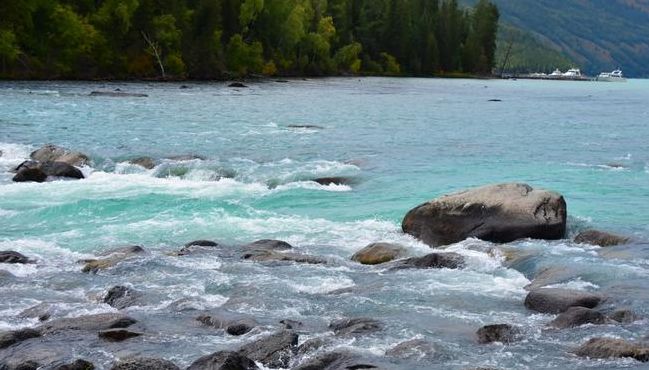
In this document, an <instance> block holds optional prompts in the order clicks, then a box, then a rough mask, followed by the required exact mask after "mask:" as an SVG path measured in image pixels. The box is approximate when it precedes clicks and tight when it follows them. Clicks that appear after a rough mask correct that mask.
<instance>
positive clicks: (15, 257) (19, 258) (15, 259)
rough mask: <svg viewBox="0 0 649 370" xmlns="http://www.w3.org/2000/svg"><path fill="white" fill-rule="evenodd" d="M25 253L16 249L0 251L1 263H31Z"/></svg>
mask: <svg viewBox="0 0 649 370" xmlns="http://www.w3.org/2000/svg"><path fill="white" fill-rule="evenodd" d="M31 262H32V261H31V260H30V259H29V258H27V257H26V256H25V255H23V254H21V253H18V252H15V251H0V263H22V264H25V263H31Z"/></svg>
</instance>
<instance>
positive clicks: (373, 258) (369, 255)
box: [352, 243, 407, 265]
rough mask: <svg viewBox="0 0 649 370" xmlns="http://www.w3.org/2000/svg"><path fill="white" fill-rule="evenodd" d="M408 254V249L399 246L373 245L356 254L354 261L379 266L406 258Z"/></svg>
mask: <svg viewBox="0 0 649 370" xmlns="http://www.w3.org/2000/svg"><path fill="white" fill-rule="evenodd" d="M406 254H407V249H406V248H405V247H404V246H401V245H399V244H392V243H372V244H370V245H368V246H367V247H365V248H363V249H361V250H359V251H358V252H356V253H354V255H353V256H352V261H356V262H358V263H361V264H363V265H378V264H381V263H385V262H389V261H392V260H394V259H397V258H401V257H404V256H405V255H406Z"/></svg>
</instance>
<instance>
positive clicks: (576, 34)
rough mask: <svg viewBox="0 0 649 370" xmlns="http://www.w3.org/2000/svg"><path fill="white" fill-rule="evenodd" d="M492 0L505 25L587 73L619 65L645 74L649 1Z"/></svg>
mask: <svg viewBox="0 0 649 370" xmlns="http://www.w3.org/2000/svg"><path fill="white" fill-rule="evenodd" d="M492 1H493V2H494V3H496V4H497V5H498V8H499V9H500V13H501V19H502V21H503V22H504V23H505V24H511V25H513V26H515V27H517V28H520V29H523V30H527V31H529V32H531V33H532V34H534V35H536V36H537V37H539V38H540V39H541V40H543V41H546V42H547V43H548V44H550V45H553V46H554V47H556V48H557V49H558V50H560V51H562V52H563V53H564V54H565V55H566V56H568V57H569V58H570V59H571V60H573V61H574V62H575V63H576V64H577V65H578V66H580V67H582V68H583V69H584V70H585V71H586V72H588V73H590V74H595V73H598V72H601V71H608V70H612V69H614V68H616V67H620V68H622V69H623V70H624V73H625V74H626V75H629V76H633V77H649V0H492ZM465 2H466V3H469V4H471V3H474V2H475V1H474V0H466V1H465ZM501 45H502V43H501Z"/></svg>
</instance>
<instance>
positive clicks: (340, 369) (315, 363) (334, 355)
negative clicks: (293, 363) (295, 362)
mask: <svg viewBox="0 0 649 370" xmlns="http://www.w3.org/2000/svg"><path fill="white" fill-rule="evenodd" d="M349 369H378V367H377V366H375V365H372V364H370V363H367V362H365V361H363V360H362V359H360V358H359V357H358V356H356V355H354V354H352V353H351V352H348V351H344V350H338V351H334V352H328V353H324V354H322V355H319V356H317V357H315V358H312V359H310V360H307V361H306V362H304V363H302V364H300V365H299V366H297V367H295V368H293V370H349Z"/></svg>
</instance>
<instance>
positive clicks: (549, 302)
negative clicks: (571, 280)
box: [525, 288, 602, 313]
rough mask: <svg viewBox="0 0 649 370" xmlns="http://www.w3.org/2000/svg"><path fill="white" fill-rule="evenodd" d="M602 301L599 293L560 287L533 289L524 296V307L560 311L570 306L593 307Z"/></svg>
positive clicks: (543, 311)
mask: <svg viewBox="0 0 649 370" xmlns="http://www.w3.org/2000/svg"><path fill="white" fill-rule="evenodd" d="M601 301H602V296H600V295H599V294H594V293H588V292H583V291H580V290H570V289H560V288H540V289H534V290H532V291H530V292H529V293H528V294H527V297H525V307H527V308H528V309H530V310H533V311H537V312H541V313H561V312H565V311H568V309H569V308H570V307H586V308H595V307H597V305H598V304H599V303H600V302H601Z"/></svg>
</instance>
